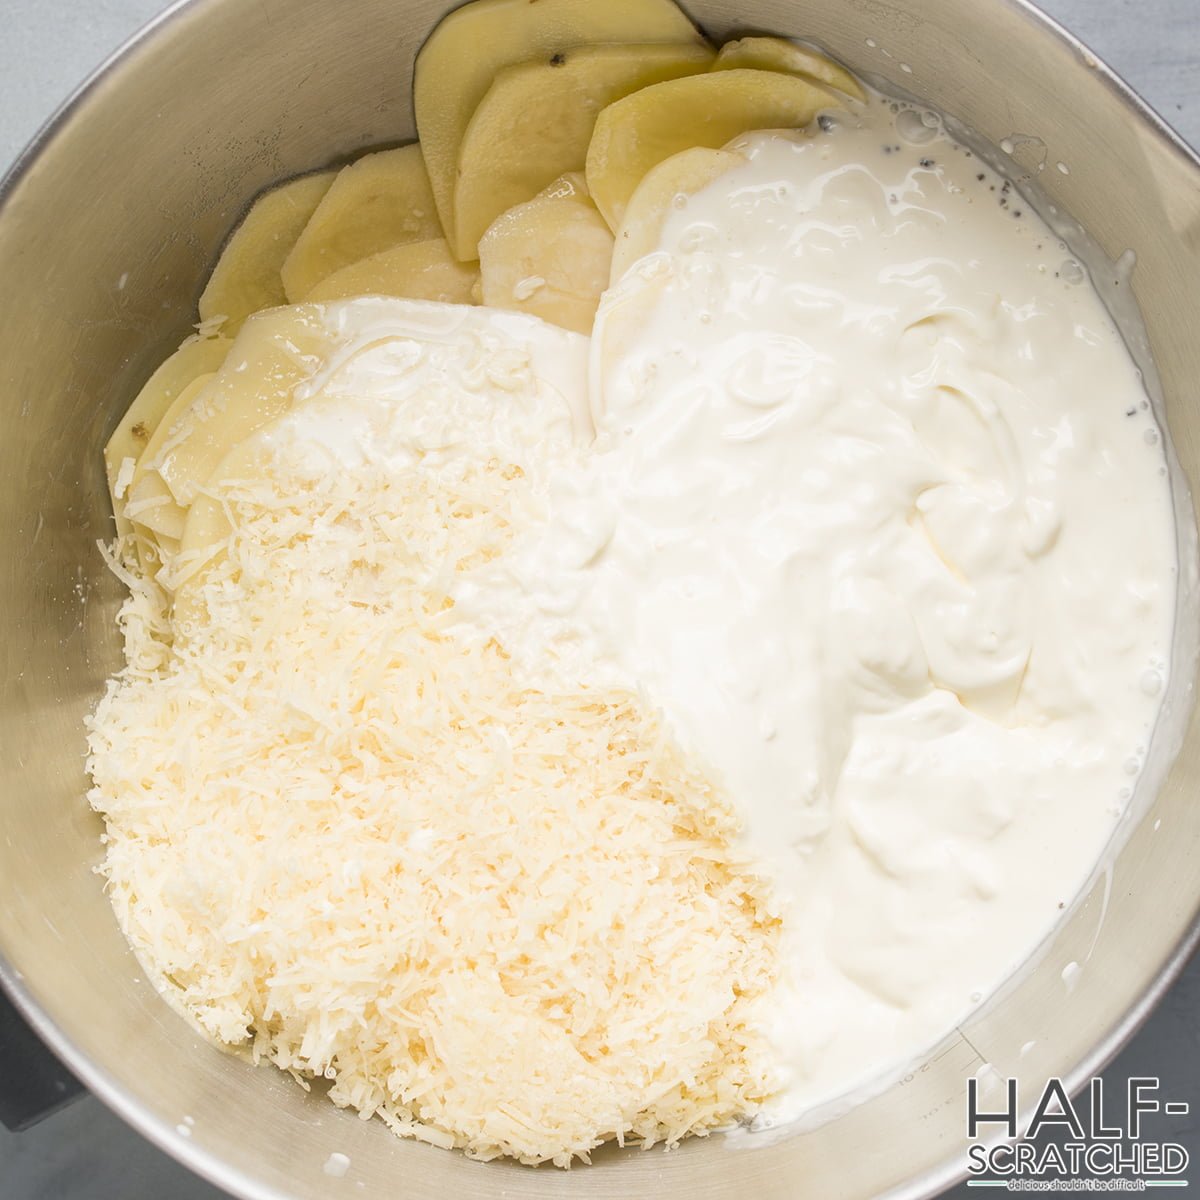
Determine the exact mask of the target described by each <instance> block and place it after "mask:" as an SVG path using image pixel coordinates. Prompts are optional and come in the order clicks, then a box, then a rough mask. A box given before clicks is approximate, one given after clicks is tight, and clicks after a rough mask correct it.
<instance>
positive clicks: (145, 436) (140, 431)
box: [129, 421, 150, 442]
mask: <svg viewBox="0 0 1200 1200" xmlns="http://www.w3.org/2000/svg"><path fill="white" fill-rule="evenodd" d="M129 432H130V433H132V434H133V436H134V437H135V438H137V440H138V441H139V442H145V441H149V439H150V431H149V430H148V429H147V428H146V426H145V424H144V423H143V422H141V421H138V422H137V423H136V424H135V425H134V427H133V428H132V429H131V430H130V431H129Z"/></svg>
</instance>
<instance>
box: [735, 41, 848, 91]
mask: <svg viewBox="0 0 1200 1200" xmlns="http://www.w3.org/2000/svg"><path fill="white" fill-rule="evenodd" d="M742 67H752V68H755V69H757V70H760V71H782V72H785V73H786V74H788V75H798V76H799V77H800V78H801V79H807V80H808V81H809V83H815V84H817V86H818V87H831V88H833V89H834V90H835V91H839V92H842V93H843V94H844V95H846V96H850V97H852V98H853V99H855V100H862V101H865V100H866V98H867V93H866V92H865V91H863V86H862V84H861V83H859V82H858V80H857V79H855V78H854V76H853V75H851V74H850V72H849V71H847V70H846V68H845V67H843V66H842V65H841V64H840V63H836V62H834V61H833V59H831V58H826V56H825V55H824V54H821V53H820V52H818V51H816V50H812V49H810V48H809V47H808V46H800V45H797V44H796V43H795V42H789V41H788V40H787V38H777V37H745V38H739V39H738V40H737V41H736V42H726V43H725V45H723V46H722V47H721V49H720V50H718V51H717V58H716V61H715V62H714V63H713V70H714V71H731V70H737V69H739V68H742Z"/></svg>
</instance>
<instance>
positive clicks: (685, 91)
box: [587, 70, 836, 230]
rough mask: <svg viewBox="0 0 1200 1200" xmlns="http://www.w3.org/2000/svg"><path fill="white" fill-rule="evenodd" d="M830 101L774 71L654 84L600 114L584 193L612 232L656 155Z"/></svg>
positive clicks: (790, 123) (783, 120) (788, 119)
mask: <svg viewBox="0 0 1200 1200" xmlns="http://www.w3.org/2000/svg"><path fill="white" fill-rule="evenodd" d="M834 103H836V101H835V100H834V99H833V98H832V96H831V95H830V93H828V92H824V91H822V90H821V89H819V88H816V87H814V86H813V85H812V84H810V83H808V82H807V81H805V80H803V79H797V78H796V77H795V76H793V75H779V74H776V73H775V72H773V71H751V70H731V71H712V72H710V73H709V74H707V75H689V76H687V77H686V78H684V79H671V80H668V81H667V82H666V83H656V84H654V85H653V86H652V87H648V88H643V89H642V90H641V91H640V92H634V93H633V95H631V96H626V97H625V98H624V99H623V100H618V101H617V102H616V103H615V104H610V105H609V106H608V107H607V108H606V109H604V111H603V112H601V114H600V116H599V118H598V119H597V121H596V131H595V133H593V135H592V142H591V145H590V146H589V147H588V155H587V183H588V190H589V191H590V192H591V194H592V199H593V200H594V201H595V202H596V207H597V208H599V209H600V211H601V212H602V213H603V214H604V218H605V220H606V221H608V223H609V226H610V227H611V228H612V229H614V230H616V229H619V228H620V227H621V219H622V218H623V216H624V215H625V207H626V205H627V204H628V203H629V198H630V197H631V196H632V195H633V193H634V190H635V189H636V188H637V185H638V184H639V183H640V182H641V181H642V178H643V177H644V176H645V175H646V173H647V172H648V171H649V170H650V168H651V167H654V166H657V165H658V164H659V163H660V162H662V161H663V159H665V158H670V157H671V155H673V154H678V153H679V152H680V151H681V150H690V149H691V148H692V147H693V146H707V147H709V148H710V149H713V150H716V149H719V148H720V147H721V146H723V145H725V143H726V142H728V141H731V140H732V139H733V138H735V137H737V136H738V135H739V134H741V133H746V132H747V131H749V130H752V129H795V128H798V127H800V126H803V125H807V124H808V123H809V121H811V120H812V119H813V117H814V116H816V114H817V112H818V111H819V110H820V109H822V108H827V107H829V106H830V105H831V104H834Z"/></svg>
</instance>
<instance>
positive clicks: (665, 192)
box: [610, 146, 746, 284]
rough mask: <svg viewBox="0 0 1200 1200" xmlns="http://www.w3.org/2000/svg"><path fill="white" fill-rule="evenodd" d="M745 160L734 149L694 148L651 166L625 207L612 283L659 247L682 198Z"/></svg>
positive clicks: (617, 241)
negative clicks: (669, 219)
mask: <svg viewBox="0 0 1200 1200" xmlns="http://www.w3.org/2000/svg"><path fill="white" fill-rule="evenodd" d="M745 161H746V159H745V157H744V156H743V155H741V154H737V153H736V152H734V151H731V150H709V149H708V148H707V147H706V146H693V147H692V149H691V150H684V151H683V152H682V153H680V154H674V155H672V156H671V157H670V158H667V159H664V160H663V161H662V162H660V163H659V164H658V166H656V167H651V169H650V170H649V171H647V172H646V175H645V177H644V178H643V179H642V182H641V183H639V184H638V185H637V190H636V191H635V192H634V193H633V195H632V196H631V197H630V198H629V204H628V205H627V206H626V208H625V216H624V218H623V219H622V221H621V228H620V229H619V230H618V232H617V239H616V245H615V246H614V247H613V258H612V273H611V276H610V282H611V283H614V284H615V283H617V282H618V281H619V280H620V279H621V277H622V276H623V275H624V274H625V272H626V271H628V270H629V268H630V267H631V266H633V264H634V263H635V262H637V261H638V259H639V258H644V257H645V256H646V255H647V254H651V253H653V252H654V250H656V249H657V248H658V243H659V240H660V238H661V237H662V230H663V226H664V225H665V224H666V221H667V218H668V217H669V216H670V215H671V213H672V212H673V211H674V210H675V205H676V202H677V200H678V198H679V197H681V196H690V195H692V193H694V192H698V191H699V190H700V189H701V188H702V187H704V186H705V184H708V183H711V182H712V181H713V180H714V179H716V178H717V176H718V175H724V174H725V172H726V171H728V170H730V169H731V168H732V167H737V166H741V165H742V164H743V163H744V162H745Z"/></svg>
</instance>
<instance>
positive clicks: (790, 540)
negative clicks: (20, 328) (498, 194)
mask: <svg viewBox="0 0 1200 1200" xmlns="http://www.w3.org/2000/svg"><path fill="white" fill-rule="evenodd" d="M823 124H825V125H828V126H830V127H829V128H826V129H821V130H818V129H816V128H815V127H814V129H813V130H812V131H810V132H808V133H804V134H799V133H797V134H789V133H780V134H770V133H768V134H756V135H753V136H750V137H747V138H745V139H743V140H742V141H741V142H739V143H738V145H737V149H739V150H740V151H741V152H742V153H743V154H744V155H745V156H746V158H747V159H748V161H747V163H746V164H745V165H744V166H740V167H737V168H735V169H734V170H732V171H730V172H729V173H727V174H726V175H724V176H722V177H720V178H718V179H717V180H716V181H714V182H713V183H711V184H709V185H708V186H707V187H706V188H705V189H704V190H703V191H702V192H700V193H699V194H697V195H695V196H693V197H691V198H690V199H688V200H687V201H686V203H683V204H682V205H680V206H679V207H678V209H677V211H675V212H674V213H673V214H672V215H671V217H670V218H669V220H668V221H667V223H666V226H665V228H664V231H663V235H662V238H661V242H660V249H659V250H658V251H657V252H656V253H655V254H653V255H651V256H649V257H648V258H646V259H644V260H642V261H641V262H640V263H639V264H637V265H636V266H635V267H634V268H633V269H632V270H631V271H630V273H629V274H628V275H627V276H626V278H625V279H624V280H623V281H622V282H621V283H620V284H619V285H618V286H617V287H616V288H614V289H612V290H611V291H610V292H609V293H608V294H607V296H606V298H605V300H604V301H603V303H602V306H601V311H600V315H599V318H598V321H597V327H596V332H595V336H594V338H593V341H592V351H591V367H590V375H591V378H590V389H591V391H590V396H591V405H592V413H593V417H594V420H595V427H596V439H595V442H594V444H593V445H592V446H591V447H590V449H589V448H587V447H586V446H585V445H584V444H583V440H581V439H580V438H578V437H577V438H576V439H575V441H574V443H572V441H571V440H570V439H569V438H567V437H564V436H559V429H558V428H556V429H555V431H554V432H553V433H552V434H551V433H550V432H549V431H550V426H548V425H546V424H545V423H542V424H541V425H540V426H539V428H541V430H542V433H543V434H548V436H545V437H543V438H542V439H541V441H540V444H539V451H540V453H539V454H538V455H531V460H532V459H533V458H535V457H536V458H537V459H538V465H537V467H536V469H534V468H532V467H531V486H532V489H533V492H534V493H535V502H531V505H530V514H531V515H530V522H531V523H530V525H529V527H527V528H524V529H522V530H519V531H517V538H516V543H515V548H514V550H513V552H512V553H511V554H510V555H507V556H505V557H502V558H500V559H497V560H494V561H492V562H490V563H488V564H486V565H484V566H482V567H480V568H479V569H477V570H475V571H473V572H471V573H470V574H469V575H467V576H465V577H462V578H460V579H459V581H458V582H457V583H455V584H454V585H453V586H452V591H451V595H452V596H453V599H454V601H455V606H454V608H453V610H451V612H450V614H448V619H449V620H450V621H452V622H453V623H455V624H456V627H457V629H458V631H459V633H460V634H461V635H462V636H463V637H466V638H485V639H486V638H488V637H491V636H496V637H497V638H498V639H499V640H500V642H501V643H502V644H503V645H504V646H505V647H506V648H507V649H508V650H509V652H510V653H511V654H512V655H513V657H514V659H515V660H516V662H517V663H519V664H520V665H521V667H522V669H524V670H526V671H528V672H529V674H530V676H531V678H533V679H534V680H541V681H544V682H546V683H548V684H549V685H552V684H553V681H554V680H556V679H558V680H563V679H571V680H573V681H576V682H578V681H585V682H586V681H588V680H594V681H596V682H600V681H605V682H611V681H619V682H620V681H623V682H626V683H630V682H632V683H634V684H635V685H636V686H638V687H640V688H641V689H642V690H643V691H644V693H645V694H646V695H647V697H648V698H649V699H650V701H651V702H652V703H654V704H655V705H658V706H661V708H662V709H663V710H664V713H665V715H666V719H667V721H668V724H669V725H670V727H671V728H672V730H673V731H674V732H675V733H676V734H677V736H678V737H679V738H680V740H681V741H682V743H683V744H684V745H685V746H686V747H687V748H689V749H690V750H691V751H692V752H693V753H695V754H696V755H698V756H700V757H701V758H703V759H704V760H705V761H706V762H707V763H708V764H709V766H710V767H711V769H712V770H713V771H714V773H715V775H716V777H717V778H718V779H719V780H720V781H721V782H722V783H723V784H724V786H725V787H726V788H727V789H728V790H729V792H730V794H731V795H732V796H733V798H734V799H735V801H736V803H737V804H738V805H739V806H740V807H741V809H742V810H743V812H744V814H745V822H746V839H747V847H748V849H749V850H750V851H752V852H753V853H755V854H757V855H759V856H761V858H762V860H763V861H764V862H765V863H766V864H767V866H768V869H769V870H770V871H771V873H772V874H773V876H774V878H775V882H776V886H777V889H778V893H779V896H780V899H781V903H782V904H783V905H784V911H785V913H786V935H785V945H784V964H783V971H784V979H783V982H782V984H781V986H780V988H779V991H778V996H777V998H776V1003H775V1008H774V1012H773V1014H772V1021H771V1027H770V1028H771V1034H772V1037H773V1038H774V1039H775V1042H776V1044H777V1046H778V1049H779V1057H780V1061H781V1064H782V1067H781V1079H782V1081H783V1082H784V1084H785V1086H784V1088H783V1090H782V1092H781V1095H780V1099H779V1100H778V1102H777V1104H776V1106H775V1108H774V1110H773V1111H772V1113H771V1114H770V1115H771V1117H772V1118H775V1119H787V1118H790V1117H792V1116H795V1115H798V1114H799V1113H801V1112H803V1111H805V1110H806V1109H809V1108H811V1107H812V1106H814V1105H816V1104H818V1103H820V1102H822V1101H825V1100H828V1099H831V1098H833V1097H834V1096H836V1095H838V1094H841V1093H844V1092H846V1091H847V1090H849V1089H851V1088H852V1087H854V1086H855V1085H856V1084H860V1083H863V1082H865V1081H866V1080H868V1079H869V1078H870V1077H872V1076H875V1075H877V1074H879V1073H880V1072H881V1071H883V1070H884V1069H886V1068H888V1067H889V1066H892V1065H894V1064H896V1063H898V1062H900V1061H903V1060H906V1059H908V1058H911V1057H912V1056H913V1055H915V1054H916V1053H919V1052H920V1051H921V1050H922V1049H924V1048H925V1047H926V1046H928V1045H930V1044H932V1043H933V1042H934V1041H935V1040H936V1039H938V1038H939V1037H940V1036H942V1035H943V1034H945V1033H946V1032H948V1031H949V1030H950V1029H951V1028H952V1027H953V1025H954V1024H955V1023H956V1022H957V1021H959V1020H961V1019H962V1017H963V1016H964V1015H965V1014H966V1013H967V1012H968V1011H969V1010H970V1009H971V1008H972V1007H974V1006H975V1005H976V1004H978V1003H979V1002H980V1001H981V1000H982V999H983V998H984V997H986V996H987V995H988V994H989V993H990V992H992V991H993V990H994V989H995V988H996V987H997V986H998V985H999V984H1000V982H1001V981H1002V980H1003V979H1004V978H1005V977H1006V976H1007V975H1008V974H1009V973H1010V972H1011V971H1012V970H1013V969H1014V968H1015V967H1016V966H1017V965H1018V964H1019V963H1020V962H1021V961H1022V960H1023V959H1024V958H1026V957H1027V956H1028V955H1029V953H1030V952H1031V951H1032V950H1033V948H1034V947H1035V945H1036V944H1037V942H1038V941H1039V940H1040V939H1041V938H1042V936H1043V935H1044V934H1045V933H1046V932H1047V931H1048V930H1049V928H1050V926H1051V925H1052V923H1053V922H1054V921H1055V919H1056V918H1057V917H1058V915H1059V913H1060V910H1061V909H1062V907H1063V906H1064V905H1065V904H1066V903H1067V902H1069V901H1070V900H1071V899H1072V897H1073V896H1074V895H1075V893H1076V892H1077V890H1078V889H1079V887H1080V886H1081V884H1082V883H1083V881H1084V880H1085V878H1086V876H1087V874H1088V872H1089V871H1090V870H1091V868H1092V867H1093V865H1094V864H1095V862H1096V860H1097V858H1098V856H1099V855H1100V852H1101V850H1102V848H1103V846H1104V843H1105V841H1106V839H1107V838H1108V837H1109V835H1110V834H1111V832H1112V830H1113V828H1114V826H1115V823H1116V821H1117V819H1118V817H1119V816H1120V814H1121V812H1122V810H1123V808H1124V806H1125V805H1126V803H1127V801H1128V799H1129V797H1130V794H1131V789H1132V787H1133V784H1134V782H1135V779H1136V776H1137V774H1138V773H1139V771H1140V769H1141V764H1142V762H1143V760H1144V756H1145V751H1146V747H1147V745H1148V742H1149V737H1150V732H1151V729H1152V726H1153V723H1154V720H1155V717H1156V714H1157V710H1158V706H1159V702H1160V697H1161V693H1162V690H1163V687H1164V685H1165V673H1166V663H1167V659H1168V649H1169V644H1170V638H1171V632H1172V618H1173V597H1174V578H1173V572H1174V569H1175V561H1174V539H1173V527H1172V516H1171V508H1170V502H1169V495H1168V488H1167V481H1166V478H1165V474H1166V472H1165V466H1164V457H1163V448H1162V445H1161V442H1160V435H1159V431H1158V429H1157V427H1156V426H1155V424H1154V420H1153V418H1152V416H1151V414H1150V411H1149V407H1148V404H1147V402H1146V399H1145V395H1144V392H1143V389H1142V386H1141V382H1140V380H1139V377H1138V375H1137V372H1136V370H1135V368H1134V365H1133V363H1132V361H1131V360H1130V358H1129V356H1128V354H1127V352H1126V350H1125V348H1124V346H1123V344H1122V342H1121V340H1120V338H1119V336H1118V334H1117V332H1116V330H1115V328H1114V327H1113V324H1112V321H1111V319H1110V317H1109V315H1108V313H1107V312H1106V311H1105V309H1104V308H1103V306H1102V305H1101V303H1100V302H1099V300H1098V298H1097V296H1096V295H1095V294H1094V292H1093V291H1092V290H1091V288H1090V287H1089V286H1088V285H1087V283H1086V280H1085V279H1084V277H1083V275H1082V272H1080V271H1078V270H1077V269H1076V268H1075V267H1074V266H1073V267H1071V268H1069V269H1067V270H1064V269H1063V267H1064V264H1065V263H1066V262H1067V261H1068V259H1069V257H1070V256H1069V254H1068V252H1067V251H1066V249H1065V247H1064V246H1063V245H1062V244H1061V243H1060V242H1059V241H1058V240H1057V238H1056V237H1055V236H1054V235H1053V234H1052V233H1051V232H1050V231H1049V230H1048V229H1047V227H1046V226H1045V225H1044V224H1043V223H1042V222H1041V220H1040V219H1039V218H1038V217H1037V216H1036V215H1035V214H1034V213H1033V212H1032V211H1031V210H1030V209H1029V207H1028V205H1027V203H1026V202H1025V201H1024V200H1023V199H1022V198H1021V196H1020V195H1019V194H1018V193H1017V192H1016V191H1015V190H1012V189H1010V188H1009V186H1008V185H1006V184H1005V183H1004V182H1003V181H1002V180H1001V179H1000V178H999V177H997V176H995V175H994V174H993V173H992V172H990V171H989V169H988V168H987V167H986V166H984V165H983V164H981V163H980V162H979V161H978V159H976V158H974V157H973V156H971V155H970V154H969V153H968V152H967V151H966V150H964V149H963V148H962V147H960V146H958V145H956V144H955V143H953V142H951V141H950V140H948V139H947V137H946V136H945V135H944V133H943V132H942V131H941V129H940V126H938V125H937V123H936V122H932V121H929V120H922V119H920V117H919V115H918V116H914V113H913V111H912V110H909V109H903V108H901V109H899V111H897V110H896V108H895V106H892V105H890V104H889V103H888V102H886V101H883V100H880V99H878V98H875V99H873V100H872V101H871V103H870V105H869V106H867V107H866V108H865V109H863V110H861V111H860V112H858V113H856V114H853V115H852V114H849V113H844V112H838V113H836V114H835V115H834V116H833V118H832V122H830V121H829V120H826V121H824V122H823ZM494 316H495V317H496V318H498V319H508V318H501V317H500V314H494ZM489 319H491V318H481V321H480V323H481V324H486V321H487V320H489ZM522 328H523V329H527V328H528V327H527V326H523V327H522ZM523 336H530V344H531V345H533V344H534V343H535V342H536V341H537V339H536V338H533V337H532V336H531V335H527V334H523ZM371 340H372V339H371V336H369V333H368V332H367V331H366V329H365V328H364V330H363V332H362V335H361V337H357V338H356V341H355V345H356V350H355V352H354V353H353V354H351V355H349V356H348V357H346V358H345V359H344V360H343V361H342V363H341V364H340V365H339V366H337V367H336V368H335V369H333V370H332V371H331V372H330V373H327V374H326V375H325V376H324V377H323V378H322V380H321V382H320V386H319V387H318V388H317V389H316V390H317V391H319V392H321V393H322V394H323V395H325V396H336V395H338V394H341V395H344V396H347V397H350V396H353V397H356V398H357V400H356V402H357V403H360V404H361V403H365V402H366V400H365V399H364V398H368V397H377V398H378V399H379V400H380V401H381V402H386V400H387V397H388V395H389V393H391V392H394V389H395V387H396V384H395V382H394V381H393V380H391V379H390V373H391V371H392V367H393V366H394V365H395V362H399V361H401V359H402V358H403V355H404V353H405V352H404V351H401V350H398V349H397V348H396V346H395V345H391V346H389V345H388V343H387V342H386V339H385V340H384V341H382V342H380V341H376V342H375V344H374V345H373V346H372V345H371ZM553 340H554V339H550V342H552V341H553ZM550 342H548V343H547V344H548V345H549V344H550ZM397 355H399V356H400V357H399V358H397V357H396V356H397ZM568 357H569V356H568ZM392 360H395V362H393V361H392ZM564 361H565V360H564ZM565 370H566V368H564V371H565ZM550 374H555V375H556V377H555V379H554V386H553V387H547V388H546V389H544V393H543V394H544V396H545V397H546V400H547V403H549V404H551V405H553V404H556V403H558V402H559V401H558V400H557V399H556V395H557V393H558V392H560V391H561V392H563V393H564V398H565V400H566V402H567V403H572V402H573V404H574V407H575V411H576V415H577V418H578V413H579V411H580V409H579V403H578V402H579V398H580V397H583V396H584V395H586V394H587V383H586V381H585V380H584V379H583V378H582V372H580V373H579V374H580V377H579V378H578V380H577V384H576V388H577V394H576V395H575V396H572V395H569V394H566V393H569V392H570V391H571V384H570V382H569V380H568V381H565V382H564V378H563V373H562V372H550ZM498 399H502V397H498ZM315 411H316V410H314V412H315ZM334 411H335V410H330V409H328V408H326V409H325V417H324V418H320V419H319V420H318V418H316V417H314V418H313V420H314V421H317V425H313V426H312V428H311V429H310V431H309V433H308V435H307V436H312V437H314V438H319V440H323V441H324V443H325V444H326V445H330V444H332V443H334V442H336V439H335V438H333V437H332V434H331V435H330V436H329V437H324V436H323V435H320V430H319V429H318V427H317V426H318V425H321V426H323V425H326V424H328V425H329V426H330V427H331V426H332V424H333V423H334V415H333V413H334ZM558 411H559V412H560V413H561V409H560V410H558ZM353 424H355V423H354V422H351V425H353ZM369 424H370V423H369V422H365V423H363V424H361V425H359V428H360V429H361V430H363V431H364V432H365V431H366V430H367V429H368V427H369ZM534 424H535V425H537V424H538V423H537V422H534ZM576 424H577V426H578V424H579V421H578V419H577V421H576ZM475 427H476V428H478V427H479V426H478V422H476V425H475ZM351 457H353V455H351ZM1068 982H1069V981H1068Z"/></svg>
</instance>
